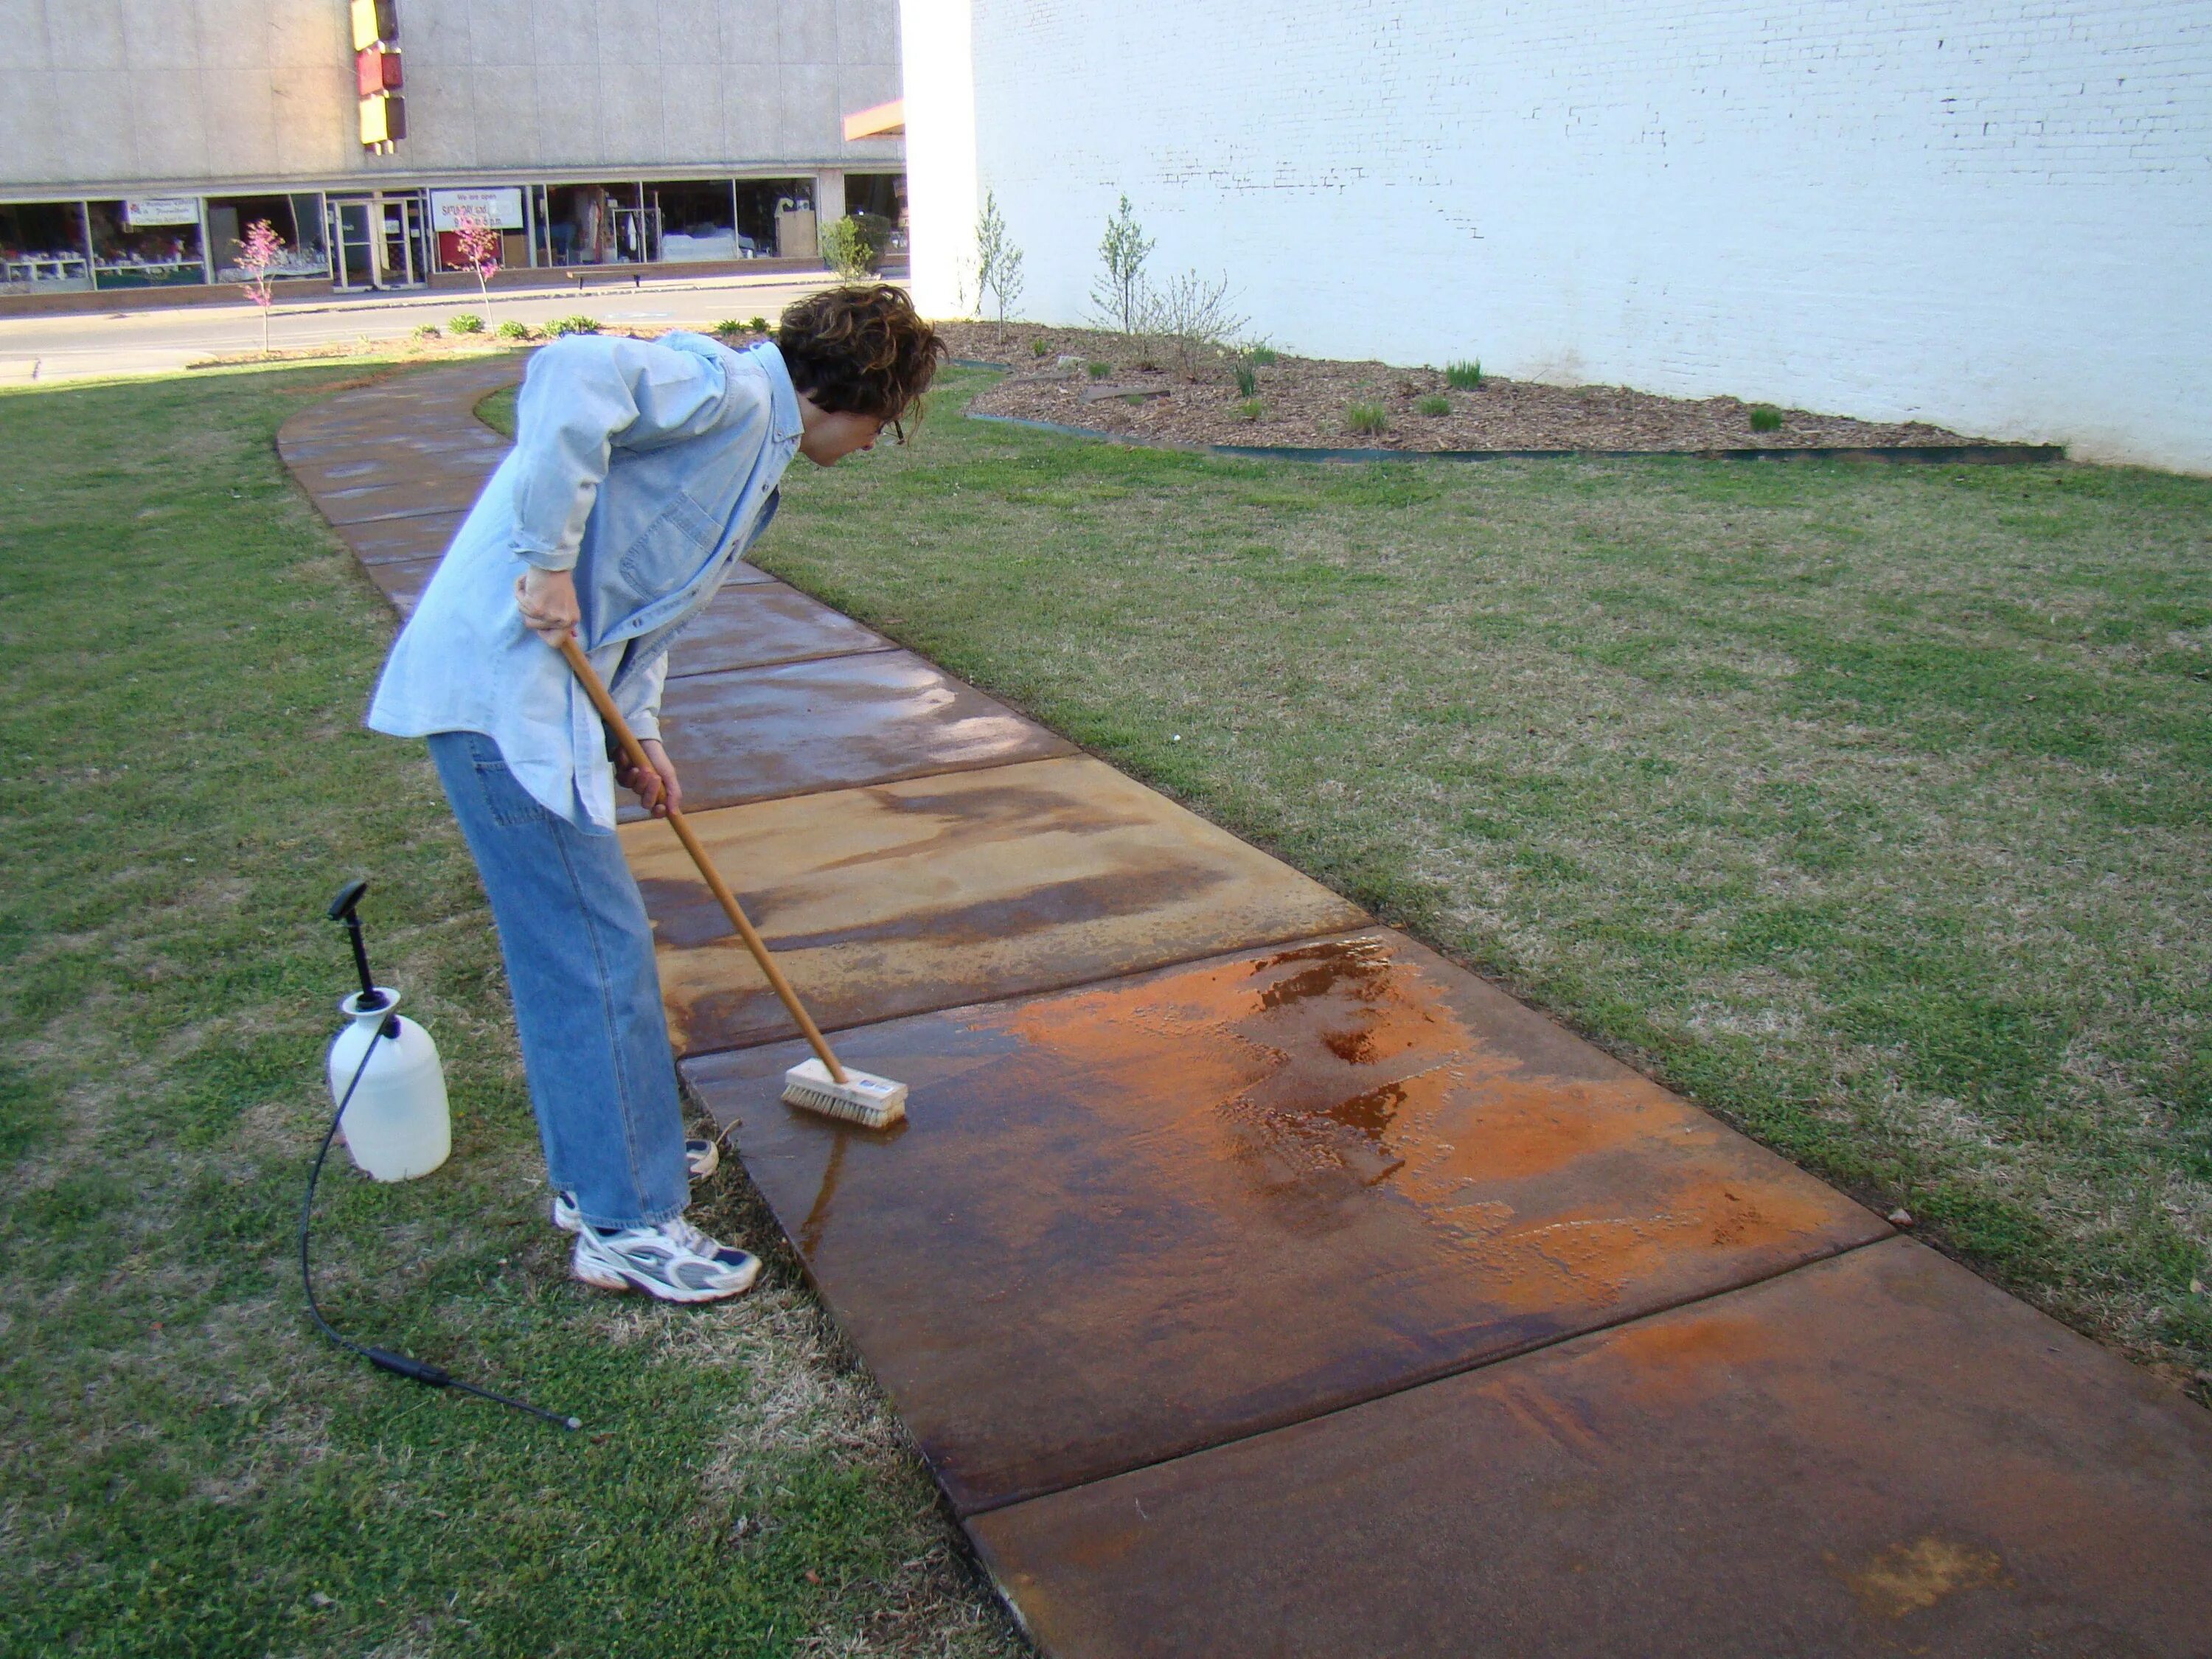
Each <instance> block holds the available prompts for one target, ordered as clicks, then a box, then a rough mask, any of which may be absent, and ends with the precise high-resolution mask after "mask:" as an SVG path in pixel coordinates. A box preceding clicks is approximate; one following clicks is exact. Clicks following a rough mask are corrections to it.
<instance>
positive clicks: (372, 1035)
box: [330, 881, 453, 1181]
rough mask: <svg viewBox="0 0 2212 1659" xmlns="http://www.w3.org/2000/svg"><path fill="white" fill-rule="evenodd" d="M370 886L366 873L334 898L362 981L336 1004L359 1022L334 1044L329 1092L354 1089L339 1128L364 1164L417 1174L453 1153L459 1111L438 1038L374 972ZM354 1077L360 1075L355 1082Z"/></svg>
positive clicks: (394, 1175)
mask: <svg viewBox="0 0 2212 1659" xmlns="http://www.w3.org/2000/svg"><path fill="white" fill-rule="evenodd" d="M367 891H368V883H367V882H365V881H356V882H349V883H348V884H346V885H345V887H344V889H343V890H341V891H340V892H339V894H338V896H337V897H336V898H334V899H332V900H331V908H330V915H331V921H343V923H344V924H345V927H346V933H347V935H348V937H349V939H351V941H352V944H353V965H354V968H355V970H356V972H358V973H359V974H360V975H361V989H360V990H358V991H356V992H355V993H354V994H352V995H351V996H349V997H347V998H346V999H345V1000H343V1001H342V1002H340V1003H339V1004H338V1012H340V1013H342V1014H343V1015H344V1016H345V1017H346V1018H348V1019H349V1020H351V1021H352V1022H353V1024H350V1025H348V1026H346V1027H345V1028H344V1029H343V1030H340V1031H339V1033H338V1034H337V1038H336V1040H335V1041H333V1042H331V1099H332V1100H333V1101H337V1100H339V1099H341V1098H343V1097H344V1094H345V1091H346V1090H347V1089H348V1087H349V1086H350V1087H351V1089H352V1090H353V1091H354V1092H353V1102H352V1105H351V1106H350V1108H349V1109H348V1111H347V1114H346V1116H345V1121H344V1122H343V1125H342V1126H341V1127H340V1128H339V1130H338V1134H339V1137H340V1138H341V1139H343V1140H344V1142H345V1146H346V1151H347V1152H349V1153H350V1154H351V1155H352V1157H353V1161H354V1162H355V1163H356V1164H358V1165H360V1167H361V1169H362V1170H363V1172H365V1173H366V1174H368V1175H370V1176H374V1177H375V1178H376V1179H377V1180H379V1181H411V1180H413V1179H414V1178H415V1177H416V1176H426V1175H428V1174H429V1173H430V1171H431V1170H435V1169H436V1168H437V1167H438V1166H439V1165H440V1164H443V1163H444V1162H445V1161H446V1159H447V1157H448V1156H449V1155H450V1154H451V1153H452V1152H453V1117H452V1115H451V1113H450V1112H449V1111H448V1110H447V1106H446V1073H445V1071H444V1068H442V1067H441V1066H440V1065H439V1064H438V1045H437V1044H436V1043H435V1042H431V1041H430V1034H429V1033H428V1031H426V1030H423V1029H422V1027H421V1026H419V1025H417V1024H416V1023H415V1022H414V1021H413V1020H411V1019H406V1018H402V1017H401V1016H399V1015H398V1014H395V1013H393V1012H392V1009H393V1007H395V1006H397V1005H398V1001H399V994H398V992H396V991H390V990H386V988H385V987H382V986H380V985H379V984H377V983H376V982H375V981H374V979H373V978H372V977H371V976H370V974H369V971H368V946H367V945H364V944H363V943H362V937H361V917H360V915H358V914H357V907H358V906H359V905H360V903H361V897H362V894H363V893H366V892H367ZM380 1038H381V1039H383V1041H381V1042H380V1041H379V1040H378V1039H380ZM356 1074H358V1075H357V1077H356ZM349 1078H356V1081H355V1082H353V1083H352V1084H351V1085H348V1083H347V1081H346V1079H349Z"/></svg>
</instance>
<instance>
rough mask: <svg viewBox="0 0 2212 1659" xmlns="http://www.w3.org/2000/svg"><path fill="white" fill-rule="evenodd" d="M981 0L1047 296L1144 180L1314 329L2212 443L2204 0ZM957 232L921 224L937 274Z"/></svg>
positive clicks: (1241, 302)
mask: <svg viewBox="0 0 2212 1659" xmlns="http://www.w3.org/2000/svg"><path fill="white" fill-rule="evenodd" d="M921 3H922V0H908V9H909V13H910V14H911V13H912V12H913V11H914V10H915V8H916V7H917V6H918V5H919V4H921ZM931 3H933V4H936V5H937V6H938V7H939V9H941V8H942V0H931ZM971 27H972V30H973V48H972V53H973V72H974V77H975V95H974V112H973V114H974V125H975V164H974V165H975V175H976V184H977V186H978V189H979V191H980V189H981V188H982V187H988V188H989V189H991V190H993V191H995V192H996V194H997V197H998V198H999V201H1000V205H1001V207H1002V209H1003V210H1004V211H1005V213H1006V217H1007V220H1008V222H1009V224H1010V226H1011V228H1012V234H1013V237H1014V240H1015V241H1016V242H1017V243H1018V245H1019V246H1021V247H1022V248H1023V249H1024V252H1025V254H1026V256H1027V273H1028V289H1027V292H1026V294H1025V295H1024V304H1023V307H1022V308H1023V309H1024V311H1025V312H1027V313H1030V314H1032V315H1034V316H1036V317H1039V318H1041V319H1049V320H1059V321H1073V320H1076V319H1079V318H1080V317H1081V316H1082V315H1083V314H1084V313H1085V312H1086V310H1087V309H1088V308H1089V307H1088V304H1087V295H1088V292H1089V289H1090V287H1091V281H1092V278H1093V276H1094V275H1095V273H1096V270H1097V244H1098V240H1099V236H1100V233H1101V231H1102V229H1103V223H1104V221H1105V218H1106V216H1107V214H1108V213H1109V210H1111V209H1112V207H1113V204H1114V203H1115V199H1116V198H1117V197H1118V196H1119V195H1120V194H1121V192H1123V191H1127V193H1128V195H1129V197H1131V199H1132V200H1133V203H1134V204H1135V205H1136V209H1137V211H1138V215H1139V218H1140V220H1141V221H1142V222H1143V223H1144V225H1145V227H1146V230H1147V231H1148V232H1150V233H1151V234H1154V235H1156V236H1157V237H1158V249H1157V251H1156V252H1154V254H1153V256H1152V268H1153V270H1155V271H1156V272H1158V273H1159V274H1161V275H1167V274H1170V273H1172V272H1175V271H1178V270H1185V269H1195V270H1200V271H1202V272H1205V273H1207V274H1209V275H1221V274H1226V275H1227V276H1228V277H1229V278H1230V280H1231V284H1232V287H1233V289H1235V293H1236V298H1237V305H1238V308H1239V309H1241V310H1242V311H1244V312H1246V313H1249V314H1250V316H1251V318H1252V319H1253V326H1254V328H1255V331H1261V332H1263V333H1265V334H1266V335H1267V336H1268V337H1271V338H1272V339H1273V340H1274V341H1275V342H1276V343H1278V344H1280V345H1282V346H1285V347H1287V348H1289V349H1294V350H1298V351H1304V352H1314V353H1322V354H1327V355H1330V356H1379V357H1383V358H1385V359H1388V360H1390V361H1393V362H1443V361H1445V360H1447V359H1453V358H1464V357H1474V356H1480V358H1481V359H1482V360H1483V362H1484V364H1485V366H1486V368H1493V369H1495V370H1498V371H1500V372H1503V373H1505V374H1512V375H1516V376H1529V377H1537V378H1544V379H1552V380H1565V381H1595V382H1608V383H1621V384H1626V385H1631V386H1640V387H1644V388H1647V389H1650V390H1653V391H1659V392H1672V393H1678V394H1683V395H1692V396H1697V395H1705V394H1710V393H1714V392H1733V393H1735V394H1737V395H1739V396H1741V397H1746V398H1764V399H1770V400H1771V401H1773V402H1776V403H1780V404H1793V405H1800V406H1805V407H1810V408H1814V409H1820V410H1834V411H1838V412H1844V413H1849V414H1855V415H1860V416H1871V417H1875V418H1879V419H1902V418H1906V417H1916V418H1924V419H1929V420H1934V421H1937V422H1942V423H1945V424H1948V425H1951V426H1954V427H1957V428H1962V429H1964V430H1966V431H1969V432H1972V433H1977V434H1986V435H1993V436H2000V437H2008V438H2021V439H2034V440H2039V441H2050V440H2057V441H2064V442H2067V443H2069V444H2071V445H2073V446H2075V451H2076V453H2078V454H2081V455H2083V456H2086V457H2092V458H2100V459H2129V460H2140V461H2144V462H2148V463H2152V464H2154V465H2165V466H2171V467H2177V468H2182V469H2185V470H2190V471H2212V390H2208V388H2212V316H2208V307H2207V304H2206V301H2207V297H2208V294H2209V293H2212V4H2208V3H2206V0H2190V3H2110V0H2013V3H2002V4H2000V3H1986V0H1851V3H1840V0H1764V3H1745V0H1699V3H1695V4H1690V3H1682V0H1612V3H1595V0H1552V3H1547V4H1541V5H1539V4H1503V3H1494V0H1492V3H1466V0H1461V3H1419V0H1331V3H1315V0H1281V3H1271V4H1259V3H1251V0H1201V3H1192V0H1176V3H1170V0H1115V3H1114V4H1111V5H1105V6H1102V5H1098V4H1096V3H1092V0H1081V3H1079V0H973V9H972V19H971ZM914 33H915V19H914V17H913V15H909V17H908V35H909V40H912V38H913V35H914ZM912 75H913V66H912V65H911V64H910V65H909V78H910V79H911V78H912ZM922 137H923V136H922V135H921V132H920V131H919V129H918V128H917V129H916V131H915V138H916V141H917V147H918V149H919V147H920V146H921V143H922ZM958 148H959V147H958V146H953V147H952V149H954V150H955V151H957V149H958ZM918 149H917V153H918ZM925 196H927V197H930V198H931V199H939V198H940V197H941V199H945V200H957V199H960V196H961V193H960V192H958V191H951V192H937V193H933V192H930V191H926V190H923V189H921V187H920V186H919V185H918V187H917V199H918V201H919V200H920V199H921V197H925ZM969 235H970V232H969V228H968V227H967V226H966V225H964V224H954V223H950V222H940V223H927V224H920V225H918V226H917V275H918V276H921V275H922V274H923V273H924V272H926V271H928V270H941V269H944V268H945V261H944V260H943V259H942V258H934V257H933V255H932V254H931V253H930V252H928V250H927V248H925V247H924V246H921V245H922V244H924V243H933V244H935V246H936V247H937V249H938V250H939V252H940V253H941V252H942V250H943V249H944V248H945V246H954V245H959V244H962V243H964V242H965V241H966V240H968V239H969ZM926 297H930V298H938V297H941V296H935V295H927V296H926Z"/></svg>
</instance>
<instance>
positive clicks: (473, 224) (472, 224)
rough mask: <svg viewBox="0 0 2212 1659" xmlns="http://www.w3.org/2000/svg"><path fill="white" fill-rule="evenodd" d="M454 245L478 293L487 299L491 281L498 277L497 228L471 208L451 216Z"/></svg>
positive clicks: (489, 295) (489, 294)
mask: <svg viewBox="0 0 2212 1659" xmlns="http://www.w3.org/2000/svg"><path fill="white" fill-rule="evenodd" d="M453 245H454V247H455V249H456V250H457V251H458V252H459V254H460V256H461V263H462V264H465V265H466V266H467V267H468V268H469V269H470V270H473V271H474V272H476V274H477V293H479V294H481V295H483V297H484V298H485V299H487V300H489V298H490V297H491V279H492V278H493V277H495V276H498V275H499V228H498V227H497V226H496V225H495V224H493V223H492V222H491V221H490V220H489V219H487V218H485V217H484V216H483V214H481V213H478V212H477V210H475V209H474V208H463V209H462V210H460V211H459V213H457V214H455V215H454V216H453Z"/></svg>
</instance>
